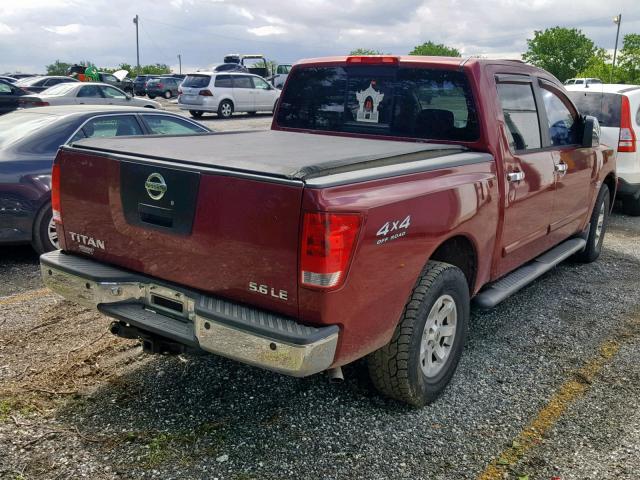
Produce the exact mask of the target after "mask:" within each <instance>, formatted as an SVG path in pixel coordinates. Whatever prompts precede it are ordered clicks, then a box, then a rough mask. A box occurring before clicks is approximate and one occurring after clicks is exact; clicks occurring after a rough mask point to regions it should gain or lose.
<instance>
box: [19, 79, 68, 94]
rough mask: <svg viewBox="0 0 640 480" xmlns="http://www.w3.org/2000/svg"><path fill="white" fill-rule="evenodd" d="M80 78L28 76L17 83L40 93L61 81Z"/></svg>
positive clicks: (28, 90) (32, 91)
mask: <svg viewBox="0 0 640 480" xmlns="http://www.w3.org/2000/svg"><path fill="white" fill-rule="evenodd" d="M77 82H78V80H76V79H75V78H71V77H64V76H50V77H27V78H23V79H20V80H18V81H17V82H16V85H17V86H19V87H20V88H22V89H23V90H25V91H26V92H29V93H40V92H43V91H45V90H46V89H48V88H50V87H53V86H54V85H58V84H60V83H77Z"/></svg>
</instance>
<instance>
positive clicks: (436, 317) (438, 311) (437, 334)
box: [420, 295, 458, 378]
mask: <svg viewBox="0 0 640 480" xmlns="http://www.w3.org/2000/svg"><path fill="white" fill-rule="evenodd" d="M457 323H458V308H457V307H456V302H455V301H454V300H453V298H452V297H451V295H442V296H440V298H438V300H436V302H435V303H434V304H433V307H431V311H430V312H429V315H428V316H427V321H426V323H425V325H424V331H423V332H422V341H421V342H420V368H421V369H422V373H424V375H425V376H426V377H429V378H432V377H435V376H436V375H438V373H440V371H441V370H442V369H443V368H444V366H445V364H446V363H447V360H448V359H449V356H450V355H451V350H452V348H453V343H454V340H455V338H456V327H457Z"/></svg>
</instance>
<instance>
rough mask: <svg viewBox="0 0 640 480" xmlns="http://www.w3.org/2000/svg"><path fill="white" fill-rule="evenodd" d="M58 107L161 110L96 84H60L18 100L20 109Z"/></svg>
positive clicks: (106, 85)
mask: <svg viewBox="0 0 640 480" xmlns="http://www.w3.org/2000/svg"><path fill="white" fill-rule="evenodd" d="M58 105H122V106H125V107H147V108H158V109H161V108H162V106H161V105H160V104H159V103H158V102H154V101H153V100H146V99H141V98H133V97H132V96H131V95H129V94H127V93H125V92H123V91H122V90H120V89H119V88H116V87H114V86H112V85H108V84H106V83H97V82H73V83H61V84H58V85H55V86H53V87H51V88H48V89H46V90H44V91H43V92H41V93H39V94H37V95H25V96H23V97H21V98H20V107H22V108H30V107H46V106H58Z"/></svg>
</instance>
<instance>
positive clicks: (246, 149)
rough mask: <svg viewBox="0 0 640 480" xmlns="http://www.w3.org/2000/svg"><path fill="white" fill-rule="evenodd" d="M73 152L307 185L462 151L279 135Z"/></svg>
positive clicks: (121, 143) (91, 143)
mask: <svg viewBox="0 0 640 480" xmlns="http://www.w3.org/2000/svg"><path fill="white" fill-rule="evenodd" d="M73 147H74V148H78V149H82V150H93V151H100V152H105V153H111V154H118V155H126V156H133V157H141V158H149V159H158V160H165V161H172V162H178V163H188V164H192V165H202V166H206V167H217V168H222V169H227V170H235V171H239V172H247V173H253V174H260V175H268V176H274V177H279V178H286V179H290V180H305V179H309V178H314V177H320V176H325V175H330V174H335V173H342V172H349V171H354V170H359V169H363V168H371V167H380V166H386V165H393V164H399V163H404V162H409V161H416V160H425V159H429V158H433V157H442V156H445V155H452V154H455V153H460V152H463V151H466V149H465V148H464V147H462V146H459V145H444V144H433V143H416V142H398V141H389V140H369V139H363V138H353V137H338V136H330V135H317V134H307V133H294V132H282V131H277V130H267V131H251V132H246V131H245V132H222V133H212V134H204V135H181V136H147V137H113V138H101V139H97V138H96V139H86V140H81V141H79V142H76V143H74V145H73Z"/></svg>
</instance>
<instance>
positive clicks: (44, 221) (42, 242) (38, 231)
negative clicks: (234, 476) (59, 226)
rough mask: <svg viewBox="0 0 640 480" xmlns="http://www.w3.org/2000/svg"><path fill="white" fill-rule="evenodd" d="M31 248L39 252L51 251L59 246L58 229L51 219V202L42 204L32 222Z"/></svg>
mask: <svg viewBox="0 0 640 480" xmlns="http://www.w3.org/2000/svg"><path fill="white" fill-rule="evenodd" d="M32 245H33V248H34V250H35V251H36V252H38V253H39V254H43V253H46V252H51V251H52V250H57V249H58V248H60V244H59V242H58V231H57V230H56V224H55V222H54V221H53V212H52V211H51V203H47V204H46V205H44V206H43V207H42V208H41V209H40V211H39V212H38V215H36V220H35V222H34V224H33V242H32Z"/></svg>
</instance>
